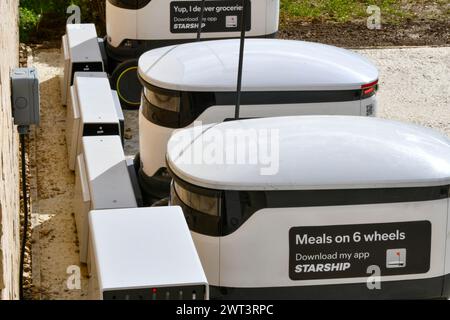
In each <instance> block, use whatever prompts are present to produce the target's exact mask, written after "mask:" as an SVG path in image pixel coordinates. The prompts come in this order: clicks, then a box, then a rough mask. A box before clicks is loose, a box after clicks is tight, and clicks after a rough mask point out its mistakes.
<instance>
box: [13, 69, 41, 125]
mask: <svg viewBox="0 0 450 320" xmlns="http://www.w3.org/2000/svg"><path fill="white" fill-rule="evenodd" d="M11 90H12V107H13V117H14V124H15V125H18V126H28V125H32V124H35V125H38V124H39V120H40V118H39V79H38V77H37V72H36V69H35V68H17V69H13V71H12V72H11Z"/></svg>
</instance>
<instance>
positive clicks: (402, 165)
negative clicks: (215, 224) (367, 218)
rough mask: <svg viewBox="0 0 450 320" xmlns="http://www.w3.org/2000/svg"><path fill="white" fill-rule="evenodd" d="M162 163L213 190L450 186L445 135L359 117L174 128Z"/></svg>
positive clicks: (448, 145)
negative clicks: (176, 129)
mask: <svg viewBox="0 0 450 320" xmlns="http://www.w3.org/2000/svg"><path fill="white" fill-rule="evenodd" d="M167 163H168V167H169V168H170V170H171V171H172V172H173V173H174V174H175V175H176V176H177V177H178V178H180V179H182V180H184V181H186V182H188V183H190V184H192V185H197V186H200V187H203V188H209V189H215V190H248V191H251V190H334V189H363V188H395V187H427V186H441V185H448V184H450V140H449V139H448V138H447V137H445V136H444V135H442V134H439V133H438V132H435V131H433V130H430V129H426V128H422V127H419V126H415V125H411V124H406V123H401V122H395V121H389V120H383V119H376V118H363V117H345V116H299V117H281V118H265V119H254V120H240V121H232V122H225V123H221V124H216V125H209V126H203V127H194V128H191V129H183V130H179V131H178V132H176V133H175V134H174V135H173V136H172V138H171V140H170V141H169V145H168V154H167Z"/></svg>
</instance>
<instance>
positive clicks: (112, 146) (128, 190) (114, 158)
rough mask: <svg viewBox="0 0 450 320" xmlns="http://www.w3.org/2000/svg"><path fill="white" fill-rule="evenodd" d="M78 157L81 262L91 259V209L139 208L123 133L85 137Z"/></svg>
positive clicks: (76, 204) (76, 197)
mask: <svg viewBox="0 0 450 320" xmlns="http://www.w3.org/2000/svg"><path fill="white" fill-rule="evenodd" d="M82 146H83V148H82V153H81V154H80V155H79V156H78V157H77V166H76V179H75V195H74V208H75V222H76V226H77V232H78V240H79V245H80V261H81V262H82V263H89V261H88V242H89V228H88V213H89V211H90V210H99V209H117V208H135V207H137V201H136V196H135V192H134V188H133V183H132V181H131V178H130V175H129V172H128V165H127V161H126V158H125V154H124V152H123V148H122V142H121V141H120V137H119V136H92V137H83V139H82Z"/></svg>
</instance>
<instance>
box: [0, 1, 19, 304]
mask: <svg viewBox="0 0 450 320" xmlns="http://www.w3.org/2000/svg"><path fill="white" fill-rule="evenodd" d="M18 3H19V0H0V299H17V298H18V290H19V285H18V277H19V158H18V136H17V129H16V128H15V127H14V126H13V123H12V120H11V119H12V118H11V102H10V100H11V98H10V97H11V93H10V81H9V73H10V70H11V68H13V67H16V66H17V65H18V59H19V52H18V50H19V49H18V48H19V43H18V41H19V40H18V27H17V23H18Z"/></svg>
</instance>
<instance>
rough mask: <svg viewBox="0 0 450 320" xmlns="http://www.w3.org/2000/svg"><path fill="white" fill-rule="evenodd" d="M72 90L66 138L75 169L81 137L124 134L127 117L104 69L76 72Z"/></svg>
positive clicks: (70, 163)
mask: <svg viewBox="0 0 450 320" xmlns="http://www.w3.org/2000/svg"><path fill="white" fill-rule="evenodd" d="M70 92H71V93H70V99H69V103H68V108H67V128H66V141H67V149H68V155H69V169H70V170H75V161H76V157H77V156H78V155H79V154H80V152H81V139H82V137H84V136H105V135H110V136H112V135H117V136H122V135H123V130H124V117H123V113H122V112H121V110H120V108H119V107H118V106H117V103H118V102H117V98H115V97H114V92H113V91H111V88H110V87H109V81H108V76H107V74H106V73H104V72H87V73H84V72H83V73H81V72H77V73H76V74H75V78H74V84H73V86H72V87H71V89H70ZM122 142H123V140H122Z"/></svg>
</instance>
